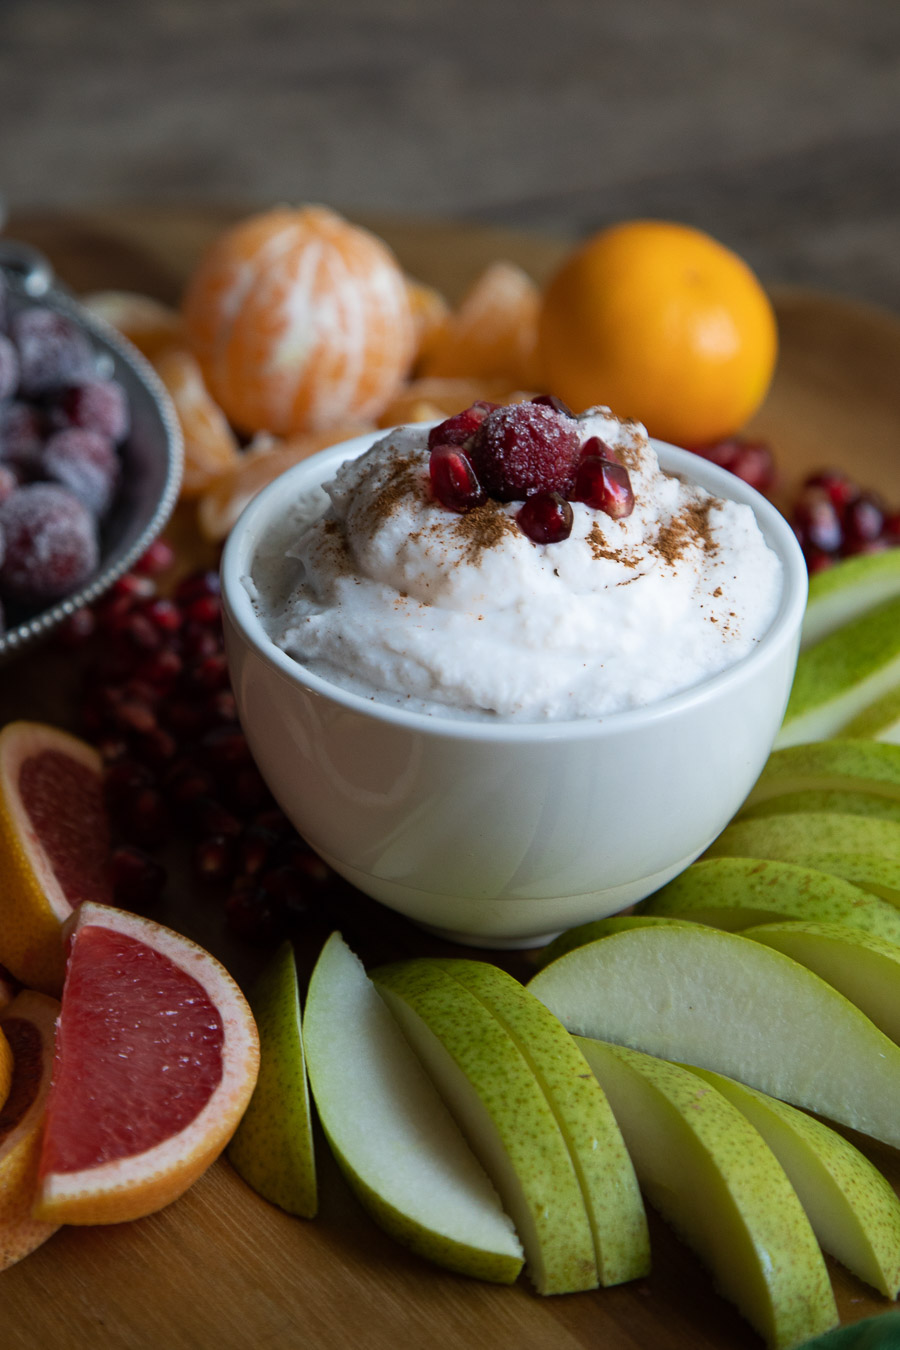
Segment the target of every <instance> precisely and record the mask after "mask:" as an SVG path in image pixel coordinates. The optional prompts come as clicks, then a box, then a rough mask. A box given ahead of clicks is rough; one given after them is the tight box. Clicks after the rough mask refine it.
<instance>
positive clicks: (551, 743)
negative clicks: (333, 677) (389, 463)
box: [222, 433, 807, 947]
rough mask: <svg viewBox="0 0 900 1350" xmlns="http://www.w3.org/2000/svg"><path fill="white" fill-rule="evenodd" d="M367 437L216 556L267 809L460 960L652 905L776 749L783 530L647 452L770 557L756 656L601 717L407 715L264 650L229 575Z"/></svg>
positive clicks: (247, 568)
mask: <svg viewBox="0 0 900 1350" xmlns="http://www.w3.org/2000/svg"><path fill="white" fill-rule="evenodd" d="M378 434H379V436H380V435H383V434H384V433H378ZM375 439H377V437H373V436H365V437H358V438H356V439H355V440H352V441H348V442H346V443H345V444H343V445H340V446H336V447H333V448H332V449H330V450H325V451H323V452H322V453H321V454H318V455H315V456H314V457H312V458H311V459H308V460H306V461H304V462H303V463H301V464H298V465H297V466H296V467H294V468H293V469H290V470H288V472H287V473H285V474H283V475H282V476H281V477H280V478H279V479H277V481H276V482H274V483H272V484H271V485H270V486H269V487H268V488H266V489H265V490H264V491H263V492H262V493H260V495H259V496H258V497H257V498H256V499H255V500H254V501H253V502H252V503H251V504H250V505H249V506H248V507H247V509H246V510H245V512H244V513H243V515H242V516H241V518H240V520H239V521H238V522H237V524H236V525H235V527H234V529H233V530H232V532H231V535H230V538H229V540H228V543H227V546H226V549H225V553H224V556H223V561H222V591H223V597H224V611H225V638H226V649H227V652H228V660H229V665H230V669H231V676H232V681H233V685H234V692H235V696H236V698H237V705H238V711H239V714H240V719H241V723H242V725H243V727H244V731H245V733H246V735H247V738H248V741H249V743H250V747H251V749H252V751H253V754H254V756H255V758H256V762H257V764H258V765H259V768H260V770H261V772H262V774H263V776H264V777H265V779H266V781H267V783H268V784H269V787H270V788H271V790H272V792H273V793H274V795H275V797H276V799H277V800H278V802H279V803H280V805H281V807H282V809H283V810H284V811H285V812H286V814H287V815H288V816H289V817H290V819H291V820H292V822H293V823H294V824H295V826H296V827H297V829H298V830H299V832H300V833H301V834H302V835H303V837H304V838H305V839H306V840H307V841H308V842H309V843H310V844H311V845H312V847H313V848H314V849H316V850H317V852H319V853H320V854H321V855H322V857H323V858H325V859H326V860H327V861H328V862H329V863H330V864H331V866H332V867H334V868H335V869H336V870H337V871H338V872H339V873H341V875H342V876H344V877H346V878H347V879H348V880H349V881H350V882H352V883H353V884H354V885H355V886H357V887H359V889H360V890H362V891H364V892H365V893H366V894H367V895H369V896H372V897H373V898H374V899H376V900H379V901H381V902H382V903H384V904H385V905H388V906H390V907H391V908H392V909H395V910H398V911H400V913H402V914H405V915H407V916H408V917H409V918H411V919H414V920H415V921H417V922H418V923H420V924H423V925H425V926H427V927H428V928H430V929H432V930H434V931H437V932H439V933H440V934H441V935H443V936H445V937H447V938H449V939H451V940H454V941H457V942H463V943H467V944H469V945H475V946H488V947H512V946H532V945H535V946H536V945H538V944H539V943H542V942H544V941H546V940H547V939H548V938H549V937H550V936H551V935H554V934H556V933H558V932H560V931H561V930H562V929H564V928H568V927H571V926H572V925H574V924H577V923H583V922H585V921H587V920H589V919H596V918H601V917H603V916H605V915H608V914H612V913H615V912H616V911H618V910H621V909H623V908H625V906H627V905H629V904H631V903H632V902H634V901H636V900H639V899H641V898H642V897H644V896H646V895H649V894H650V893H651V892H652V891H654V890H656V889H657V888H658V887H659V886H662V885H663V884H664V883H665V882H666V881H668V880H670V879H671V878H672V877H673V876H675V875H676V874H677V873H678V872H680V871H682V870H683V869H684V868H685V867H687V866H688V864H689V863H690V862H692V861H693V859H694V858H696V857H697V855H698V854H699V853H701V852H702V851H703V850H704V849H705V848H706V847H707V845H708V844H710V843H711V841H712V840H713V839H714V838H715V836H716V835H717V834H718V833H719V832H720V831H721V830H722V829H723V828H724V826H725V825H726V824H727V822H728V820H729V819H730V817H731V816H732V815H733V814H734V812H735V811H736V810H737V808H738V807H739V806H740V804H741V802H742V801H743V799H744V797H745V796H746V794H747V792H748V791H749V789H750V788H751V786H752V785H753V783H754V782H755V780H756V778H757V776H758V775H759V773H760V770H761V769H762V766H763V764H764V763H765V760H766V758H767V756H768V754H769V751H770V749H771V747H772V743H773V741H774V738H775V734H776V732H777V730H778V728H779V725H780V723H781V720H782V716H783V714H784V708H785V705H786V702H787V698H788V694H789V692H790V687H791V681H792V679H793V674H794V666H795V663H796V659H797V647H798V642H799V634H800V624H801V621H802V618H803V611H804V607H805V603H806V589H807V581H806V567H805V565H804V561H803V556H802V554H801V552H800V549H799V547H798V545H797V542H796V540H795V538H794V535H793V533H792V531H791V529H790V527H789V525H788V524H787V522H786V521H785V520H784V518H783V517H782V516H781V515H780V514H779V513H778V511H776V510H775V508H774V507H773V506H771V505H770V503H769V502H767V501H766V500H765V499H764V498H763V497H761V496H760V495H759V494H758V493H756V492H754V491H753V490H752V489H750V488H748V487H746V486H745V485H744V484H743V483H741V482H740V481H738V480H737V479H736V478H734V477H733V476H732V475H731V474H729V473H726V472H725V471H724V470H722V469H718V468H716V467H715V466H714V465H711V464H708V463H707V462H706V461H704V460H701V459H699V458H698V457H697V456H695V455H691V454H689V453H688V452H686V451H684V450H676V449H674V448H672V447H671V446H666V445H662V444H660V443H658V442H657V443H655V448H656V450H657V452H658V454H659V457H660V462H661V464H662V466H663V468H665V469H667V470H668V471H669V472H675V473H677V474H680V475H681V476H683V477H686V478H690V479H693V480H695V481H696V482H698V483H700V484H701V486H703V487H705V488H707V489H708V490H709V491H711V492H713V493H716V494H717V495H719V496H730V497H732V498H734V499H736V500H738V501H742V502H746V503H748V504H749V505H750V506H751V507H752V508H753V510H754V511H755V513H756V516H757V519H758V521H759V524H760V526H761V528H762V531H763V533H764V535H765V537H766V539H767V541H768V543H769V544H770V545H771V547H772V548H773V549H774V550H775V551H776V553H777V554H778V555H779V557H780V558H781V560H782V563H783V567H784V591H783V595H782V600H781V605H780V608H779V610H778V614H777V616H776V618H775V620H774V622H773V624H772V627H771V628H770V630H769V632H768V633H767V634H766V635H765V637H764V638H763V639H762V641H761V642H760V643H759V645H758V646H757V647H756V648H755V649H754V650H753V652H752V653H751V654H750V655H749V656H747V657H746V658H745V659H744V660H743V661H740V662H739V663H738V664H736V665H734V666H732V667H731V669H729V670H726V671H724V672H723V673H721V674H719V675H716V676H715V677H713V678H712V679H709V680H707V681H705V682H704V683H703V684H701V685H698V686H696V687H695V688H692V689H689V690H687V691H685V692H683V693H680V694H676V695H675V696H673V697H671V698H667V699H664V700H662V701H661V702H659V703H656V704H654V705H653V706H651V707H648V708H644V709H637V710H630V711H628V712H622V713H616V714H614V715H612V716H609V717H604V718H603V719H602V720H589V719H586V720H581V721H574V722H550V723H540V724H534V723H529V724H523V723H516V724H510V723H503V722H496V723H494V722H485V721H480V720H479V721H475V720H473V721H471V722H469V721H463V720H458V719H451V718H443V717H439V716H430V715H428V714H425V713H410V712H406V711H404V710H403V709H399V708H392V707H389V706H387V705H381V704H377V703H374V702H371V701H369V700H367V699H364V698H360V697H358V696H356V695H354V694H352V693H348V692H346V691H345V690H342V689H340V688H337V687H336V686H334V685H333V684H330V683H328V682H327V681H325V680H322V679H320V678H318V677H317V676H315V675H313V674H310V673H309V672H308V671H307V670H306V669H304V667H303V666H302V665H300V664H299V663H298V662H297V661H295V660H294V659H293V658H292V657H290V656H288V655H286V653H285V652H283V651H281V650H280V648H278V647H276V646H275V645H274V643H273V642H271V641H270V639H269V638H268V637H267V635H266V633H265V631H264V629H263V627H262V625H261V623H260V622H259V619H258V617H257V614H256V612H255V610H254V607H253V604H252V602H251V600H250V597H249V595H248V592H247V590H246V588H245V586H244V584H243V580H242V579H243V578H245V577H247V576H248V575H250V574H251V573H253V572H254V569H255V568H256V567H257V566H258V565H259V562H260V560H261V559H262V558H264V557H265V556H266V554H267V551H268V553H269V555H271V553H272V551H273V548H274V550H275V551H276V552H277V549H278V548H279V547H280V545H279V544H278V538H277V536H278V525H279V519H280V518H282V519H283V516H284V509H285V503H286V502H292V501H296V500H298V499H301V498H302V499H304V507H305V506H306V501H307V499H308V504H309V513H310V515H314V514H316V513H317V509H319V508H320V504H321V503H322V502H324V500H325V499H324V494H323V493H322V492H321V489H320V487H319V485H320V484H321V483H322V482H324V481H328V480H329V479H330V478H331V477H332V476H333V474H334V472H335V470H336V469H337V467H338V465H339V464H340V463H342V462H343V461H344V460H345V459H349V458H351V457H352V456H354V455H357V454H360V453H361V452H362V451H363V450H365V449H367V448H368V446H369V445H370V444H371V443H372V442H373V440H375ZM282 528H283V527H282Z"/></svg>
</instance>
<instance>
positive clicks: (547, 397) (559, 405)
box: [531, 394, 575, 417]
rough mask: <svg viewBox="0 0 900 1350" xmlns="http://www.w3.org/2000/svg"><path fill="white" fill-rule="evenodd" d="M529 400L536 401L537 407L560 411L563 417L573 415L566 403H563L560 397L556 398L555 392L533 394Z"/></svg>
mask: <svg viewBox="0 0 900 1350" xmlns="http://www.w3.org/2000/svg"><path fill="white" fill-rule="evenodd" d="M531 401H532V403H536V404H537V405H538V407H539V408H552V409H553V411H554V412H555V413H561V414H562V416H563V417H574V416H575V414H574V413H573V412H572V409H571V408H570V407H569V405H568V403H563V401H562V399H561V398H557V397H556V395H555V394H535V396H534V398H533V399H532V400H531Z"/></svg>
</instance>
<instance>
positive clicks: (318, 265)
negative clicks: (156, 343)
mask: <svg viewBox="0 0 900 1350" xmlns="http://www.w3.org/2000/svg"><path fill="white" fill-rule="evenodd" d="M182 315H183V318H184V325H185V331H186V333H187V335H188V339H189V343H190V346H191V348H192V350H193V352H194V353H195V355H196V356H197V359H198V360H199V362H200V365H201V367H202V369H203V373H204V376H205V378H206V381H207V385H208V387H209V390H210V392H211V394H212V396H213V397H214V398H215V399H216V401H217V402H218V403H219V404H220V406H221V407H222V408H223V409H224V410H225V413H226V415H227V417H228V418H229V420H230V421H231V422H232V423H233V424H234V425H235V426H236V427H239V428H240V429H241V430H242V431H244V432H249V433H252V432H255V431H271V432H274V433H276V434H278V435H290V434H291V433H293V432H302V431H320V430H323V429H326V428H327V427H329V426H336V425H338V424H340V423H342V422H348V421H357V420H359V421H366V420H369V419H371V418H375V417H377V416H378V414H379V413H380V412H381V410H382V408H383V407H384V406H385V405H386V404H387V403H388V401H389V400H390V399H391V398H392V397H393V395H394V393H395V392H396V390H397V389H398V388H399V386H400V384H401V383H402V381H403V379H404V377H405V376H406V374H407V371H408V370H409V366H410V363H411V361H412V357H413V352H414V343H415V333H414V326H413V318H412V313H411V310H410V302H409V295H408V291H407V284H406V278H405V277H404V274H403V272H402V271H401V270H400V267H399V266H398V264H397V262H396V260H395V258H394V256H393V254H392V253H391V252H390V250H389V249H388V247H387V245H386V244H384V243H382V241H381V240H380V239H377V238H376V237H375V235H373V234H370V233H369V231H368V230H363V229H361V228H359V227H358V226H356V225H352V224H350V223H349V222H348V221H346V220H344V219H343V218H342V217H341V216H339V215H337V214H336V213H335V212H333V211H329V210H327V209H326V208H324V207H320V206H308V207H304V208H301V209H290V208H280V209H278V210H275V211H268V212H266V213H264V214H263V215H258V216H253V217H251V219H249V220H246V221H244V222H243V223H241V224H239V225H237V226H236V227H235V228H234V229H232V230H229V231H227V232H226V233H225V234H224V235H222V236H221V237H220V238H219V239H218V240H217V241H216V242H215V243H214V244H213V246H212V248H211V249H210V251H209V252H208V253H207V255H206V256H205V258H203V259H202V260H201V262H200V264H199V266H198V268H197V270H196V271H195V273H194V275H193V277H192V278H191V280H190V281H189V283H188V287H187V292H186V294H185V298H184V303H183V307H182Z"/></svg>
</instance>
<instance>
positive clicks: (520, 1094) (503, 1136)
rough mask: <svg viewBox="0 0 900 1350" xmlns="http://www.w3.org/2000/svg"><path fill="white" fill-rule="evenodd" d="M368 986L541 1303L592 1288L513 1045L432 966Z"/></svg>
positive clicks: (584, 1225)
mask: <svg viewBox="0 0 900 1350" xmlns="http://www.w3.org/2000/svg"><path fill="white" fill-rule="evenodd" d="M760 950H762V949H760ZM372 979H373V980H374V982H375V987H376V988H377V989H378V992H379V993H380V994H381V996H382V998H383V999H384V1000H385V1003H386V1004H387V1006H388V1007H389V1008H390V1010H391V1012H392V1013H393V1014H394V1016H395V1017H396V1018H397V1021H398V1022H399V1024H400V1026H401V1027H402V1029H403V1032H404V1033H405V1035H406V1037H407V1039H408V1040H409V1043H410V1045H412V1047H413V1049H414V1050H415V1052H416V1054H417V1055H418V1056H419V1059H420V1060H421V1061H422V1063H423V1064H424V1065H425V1068H426V1069H427V1070H428V1073H429V1074H430V1075H431V1078H432V1079H433V1081H434V1083H435V1084H436V1086H437V1088H438V1091H439V1092H440V1094H441V1096H442V1097H443V1099H444V1101H445V1103H446V1104H447V1106H448V1107H449V1108H450V1110H451V1112H452V1113H453V1115H454V1116H455V1117H456V1120H457V1121H458V1123H459V1125H460V1127H461V1129H462V1131H463V1133H464V1134H465V1136H466V1138H467V1139H468V1141H469V1143H470V1144H471V1146H472V1148H473V1149H474V1151H475V1153H476V1154H477V1155H478V1157H479V1158H480V1160H481V1162H482V1164H483V1166H484V1168H485V1171H486V1172H487V1173H488V1175H489V1176H490V1177H491V1179H492V1181H493V1182H494V1185H495V1186H496V1188H497V1190H498V1191H499V1193H500V1196H501V1198H502V1200H503V1203H504V1204H505V1206H506V1208H507V1210H508V1211H509V1213H510V1214H511V1215H512V1218H513V1221H514V1223H515V1225H516V1230H517V1232H518V1234H519V1237H520V1238H521V1240H522V1246H523V1247H524V1248H525V1258H526V1262H527V1265H526V1270H527V1273H528V1275H529V1276H530V1278H531V1280H532V1283H533V1284H534V1286H535V1288H536V1289H537V1291H538V1293H540V1294H565V1293H572V1292H574V1291H576V1290H583V1289H594V1288H596V1287H597V1284H598V1283H599V1274H598V1271H597V1261H596V1257H595V1255H594V1239H593V1235H592V1233H591V1225H590V1221H589V1219H588V1214H587V1209H586V1206H585V1201H584V1196H583V1194H582V1190H581V1186H580V1184H579V1180H578V1176H577V1173H576V1171H575V1168H574V1165H573V1163H572V1158H571V1155H570V1153H569V1149H568V1147H567V1145H566V1141H565V1138H564V1136H563V1133H562V1130H561V1129H560V1127H559V1124H558V1123H557V1120H556V1117H555V1116H554V1114H553V1111H552V1109H551V1107H550V1104H549V1102H548V1101H547V1098H546V1096H545V1095H544V1092H543V1090H542V1089H541V1085H540V1083H539V1082H538V1080H537V1078H536V1077H535V1075H534V1073H533V1072H532V1069H531V1067H530V1065H529V1064H528V1061H527V1060H526V1059H525V1057H524V1055H523V1054H522V1053H521V1051H520V1050H519V1048H518V1046H517V1045H516V1043H515V1041H514V1040H513V1039H512V1037H511V1036H510V1035H509V1033H508V1032H507V1031H505V1030H504V1028H503V1026H502V1025H501V1024H500V1023H499V1022H498V1021H497V1019H496V1018H495V1017H494V1016H493V1015H492V1014H491V1013H490V1012H488V1010H487V1008H485V1006H484V1004H483V1003H481V1002H480V1000H479V999H477V998H476V997H475V995H474V994H470V993H469V991H468V990H467V989H464V988H463V987H462V985H461V984H459V982H458V981H456V980H454V979H451V977H450V976H449V975H447V974H445V973H444V972H443V971H442V970H439V969H438V968H437V967H435V966H432V965H431V964H430V963H428V962H424V963H423V962H417V961H409V962H399V963H397V964H395V965H390V966H382V967H380V968H379V969H378V970H375V971H373V972H372Z"/></svg>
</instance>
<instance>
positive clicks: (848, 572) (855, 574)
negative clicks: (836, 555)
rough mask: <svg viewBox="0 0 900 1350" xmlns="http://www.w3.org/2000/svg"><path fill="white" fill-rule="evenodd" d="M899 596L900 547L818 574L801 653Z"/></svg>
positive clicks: (849, 560)
mask: <svg viewBox="0 0 900 1350" xmlns="http://www.w3.org/2000/svg"><path fill="white" fill-rule="evenodd" d="M897 595H900V548H891V549H885V550H884V551H883V552H881V553H866V554H859V556H858V557H855V558H847V559H845V560H844V561H843V562H840V563H838V564H837V565H836V566H835V567H829V568H826V569H825V571H823V572H817V573H816V574H815V575H814V576H812V577H810V579H809V598H808V599H807V602H806V613H805V614H804V616H803V629H802V632H801V635H800V647H801V650H803V649H805V648H807V647H811V646H813V645H814V644H815V643H817V642H820V641H821V640H822V638H824V637H827V636H828V634H829V633H833V632H835V631H836V630H837V629H839V628H843V627H844V625H845V624H847V623H849V622H850V620H851V619H855V618H856V617H857V615H859V614H862V613H864V612H865V611H866V610H869V609H873V608H874V607H875V606H877V605H881V604H883V603H884V602H885V601H887V600H891V599H892V598H893V597H894V596H897Z"/></svg>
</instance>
